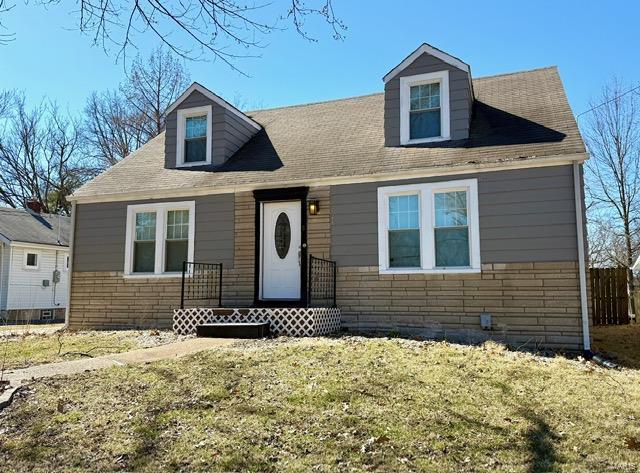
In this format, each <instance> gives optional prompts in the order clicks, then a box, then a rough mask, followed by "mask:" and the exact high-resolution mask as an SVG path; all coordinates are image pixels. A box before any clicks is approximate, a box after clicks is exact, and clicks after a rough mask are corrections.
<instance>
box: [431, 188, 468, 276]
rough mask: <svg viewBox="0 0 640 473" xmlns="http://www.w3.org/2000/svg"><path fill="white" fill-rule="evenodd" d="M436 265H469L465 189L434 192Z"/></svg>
mask: <svg viewBox="0 0 640 473" xmlns="http://www.w3.org/2000/svg"><path fill="white" fill-rule="evenodd" d="M434 205H435V215H436V222H435V225H434V240H435V247H436V267H438V268H440V267H445V268H446V267H458V266H460V267H462V266H469V264H470V259H469V226H468V224H467V191H453V192H436V193H435V194H434Z"/></svg>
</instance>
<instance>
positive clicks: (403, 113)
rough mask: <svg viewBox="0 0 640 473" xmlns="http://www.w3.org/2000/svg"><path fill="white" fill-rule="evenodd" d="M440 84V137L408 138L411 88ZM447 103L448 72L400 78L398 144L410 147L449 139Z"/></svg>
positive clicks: (449, 124) (448, 107)
mask: <svg viewBox="0 0 640 473" xmlns="http://www.w3.org/2000/svg"><path fill="white" fill-rule="evenodd" d="M436 82H439V83H440V133H441V135H440V136H434V137H431V138H419V139H414V140H412V139H410V138H409V109H410V104H411V87H412V86H415V85H424V84H434V83H436ZM449 109H450V103H449V71H439V72H429V73H427V74H419V75H415V76H407V77H401V78H400V144H402V145H411V144H419V143H433V142H437V141H446V140H450V139H451V132H450V127H451V120H450V112H449Z"/></svg>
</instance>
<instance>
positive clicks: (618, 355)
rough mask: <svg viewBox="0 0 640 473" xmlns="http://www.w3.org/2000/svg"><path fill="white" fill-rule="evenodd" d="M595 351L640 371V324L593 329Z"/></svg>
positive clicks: (603, 326) (605, 326) (602, 326)
mask: <svg viewBox="0 0 640 473" xmlns="http://www.w3.org/2000/svg"><path fill="white" fill-rule="evenodd" d="M591 337H592V341H593V350H594V351H595V352H597V353H602V354H603V355H605V356H606V357H608V358H611V359H612V360H613V361H615V362H616V363H618V364H620V365H621V366H623V367H626V368H634V369H640V324H637V323H635V324H630V325H600V326H594V327H592V328H591Z"/></svg>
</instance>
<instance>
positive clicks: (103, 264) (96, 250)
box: [73, 194, 235, 271]
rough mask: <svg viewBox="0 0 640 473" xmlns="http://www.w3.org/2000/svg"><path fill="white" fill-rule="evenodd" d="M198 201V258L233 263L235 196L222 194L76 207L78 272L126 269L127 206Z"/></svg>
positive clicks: (227, 264) (196, 239) (74, 248)
mask: <svg viewBox="0 0 640 473" xmlns="http://www.w3.org/2000/svg"><path fill="white" fill-rule="evenodd" d="M188 200H195V202H196V210H195V214H196V232H195V248H194V259H195V260H196V261H199V262H210V263H223V264H224V265H225V266H226V267H231V266H232V265H233V242H234V215H233V212H234V202H235V199H234V195H233V194H219V195H209V196H200V197H192V198H180V199H167V200H161V201H160V200H158V201H150V200H144V201H131V202H108V203H99V204H78V205H77V206H76V228H75V235H74V237H75V242H74V246H73V252H74V254H73V269H74V271H123V270H124V252H125V242H126V225H127V206H128V205H134V204H144V203H150V202H175V201H188Z"/></svg>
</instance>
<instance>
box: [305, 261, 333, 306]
mask: <svg viewBox="0 0 640 473" xmlns="http://www.w3.org/2000/svg"><path fill="white" fill-rule="evenodd" d="M308 279H309V280H308V285H309V297H308V300H307V303H308V305H309V307H321V306H331V307H335V306H336V262H335V261H331V260H328V259H322V258H316V257H315V256H313V255H310V256H309V278H308Z"/></svg>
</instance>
